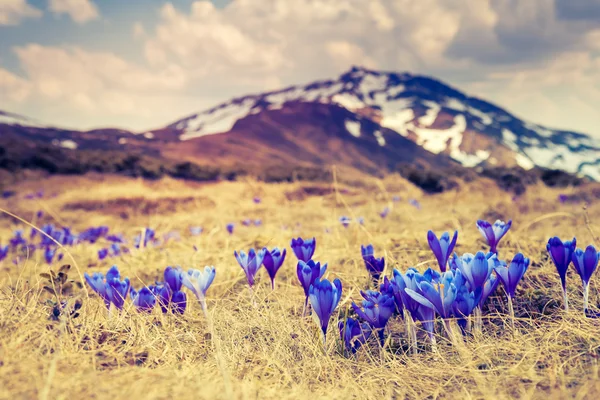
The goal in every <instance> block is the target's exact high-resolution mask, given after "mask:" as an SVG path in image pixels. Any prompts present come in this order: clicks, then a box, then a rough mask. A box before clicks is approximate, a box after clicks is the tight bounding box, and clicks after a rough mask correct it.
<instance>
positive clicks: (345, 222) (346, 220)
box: [340, 215, 352, 228]
mask: <svg viewBox="0 0 600 400" xmlns="http://www.w3.org/2000/svg"><path fill="white" fill-rule="evenodd" d="M351 222H352V220H351V219H350V218H348V217H346V216H345V215H344V216H341V217H340V223H341V224H342V226H343V227H344V228H347V227H349V226H350V223H351Z"/></svg>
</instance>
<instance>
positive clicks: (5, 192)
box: [0, 190, 17, 199]
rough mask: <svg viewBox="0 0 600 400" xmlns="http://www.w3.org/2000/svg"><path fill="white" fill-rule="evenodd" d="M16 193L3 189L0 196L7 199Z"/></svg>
mask: <svg viewBox="0 0 600 400" xmlns="http://www.w3.org/2000/svg"><path fill="white" fill-rule="evenodd" d="M16 194H17V192H15V191H12V190H5V191H3V192H2V195H0V197H2V198H3V199H9V198H11V197H13V196H14V195H16Z"/></svg>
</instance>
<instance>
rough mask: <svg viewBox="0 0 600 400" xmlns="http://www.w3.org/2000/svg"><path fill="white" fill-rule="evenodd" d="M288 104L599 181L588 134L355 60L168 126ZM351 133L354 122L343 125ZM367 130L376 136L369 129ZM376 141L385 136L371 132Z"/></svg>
mask: <svg viewBox="0 0 600 400" xmlns="http://www.w3.org/2000/svg"><path fill="white" fill-rule="evenodd" d="M290 102H311V103H322V104H329V105H336V106H339V107H342V108H345V109H346V110H348V111H351V112H353V113H355V114H356V115H358V116H360V117H361V118H368V119H370V120H371V121H373V122H376V123H377V124H379V125H380V126H381V127H382V128H387V129H389V130H392V131H395V132H396V133H398V134H399V135H402V136H404V137H405V138H408V139H410V140H412V141H414V142H415V143H417V144H418V145H420V146H422V147H423V148H424V149H425V150H428V151H429V152H432V153H434V154H439V153H443V154H446V155H449V156H450V157H451V158H453V159H454V160H456V161H458V162H460V163H461V164H462V165H464V166H466V167H474V166H477V165H482V164H490V165H505V166H512V165H519V166H521V167H523V168H525V169H530V168H533V167H534V166H539V167H545V168H551V169H561V170H564V171H567V172H571V173H577V174H580V175H586V176H589V177H591V178H593V179H595V180H600V143H599V141H598V140H597V139H593V138H591V137H590V136H587V135H584V134H580V133H575V132H568V131H558V130H552V129H548V128H545V127H543V126H540V125H536V124H533V123H529V122H526V121H523V120H521V119H519V118H517V117H515V116H514V115H512V114H510V113H509V112H508V111H506V110H504V109H502V108H500V107H497V106H495V105H493V104H491V103H488V102H486V101H484V100H481V99H478V98H474V97H469V96H467V95H466V94H464V93H462V92H460V91H459V90H457V89H454V88H452V87H450V86H449V85H446V84H444V83H442V82H440V81H438V80H436V79H433V78H430V77H426V76H419V75H413V74H410V73H394V72H381V71H374V70H369V69H367V68H363V67H358V66H354V67H352V68H351V69H350V70H348V71H347V72H344V73H343V74H342V75H340V76H339V77H338V78H337V79H333V80H323V81H316V82H313V83H310V84H308V85H304V86H291V87H288V88H286V89H282V90H278V91H273V92H268V93H262V94H256V95H250V96H245V97H241V98H236V99H233V100H231V101H229V102H226V103H223V104H221V105H218V106H216V107H213V108H211V109H209V110H206V111H203V112H200V113H198V114H194V115H191V116H189V117H187V118H184V119H182V120H179V121H177V122H175V123H173V124H171V125H169V126H168V128H171V129H175V130H176V131H178V132H180V136H179V139H180V140H190V139H195V138H199V137H202V136H206V135H214V134H219V133H225V132H228V131H230V130H231V129H232V128H233V126H234V125H235V124H236V122H237V121H239V120H241V119H243V118H245V117H247V116H249V115H253V114H258V113H261V112H265V111H275V110H281V109H283V108H284V106H285V105H286V103H290ZM346 127H347V128H346V129H347V131H348V134H349V135H352V136H355V137H358V135H360V131H361V129H360V126H357V125H356V122H349V123H348V124H346ZM372 135H375V136H376V134H375V133H373V134H372ZM373 140H376V141H377V143H379V145H380V146H385V145H386V141H385V139H384V138H382V137H381V134H380V133H379V137H374V138H373Z"/></svg>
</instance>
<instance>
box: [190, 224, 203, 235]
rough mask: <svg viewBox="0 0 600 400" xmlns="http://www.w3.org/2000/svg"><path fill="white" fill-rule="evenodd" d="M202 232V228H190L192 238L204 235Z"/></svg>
mask: <svg viewBox="0 0 600 400" xmlns="http://www.w3.org/2000/svg"><path fill="white" fill-rule="evenodd" d="M202 231H203V229H202V227H201V226H192V227H191V228H190V234H191V235H192V236H200V235H201V234H202Z"/></svg>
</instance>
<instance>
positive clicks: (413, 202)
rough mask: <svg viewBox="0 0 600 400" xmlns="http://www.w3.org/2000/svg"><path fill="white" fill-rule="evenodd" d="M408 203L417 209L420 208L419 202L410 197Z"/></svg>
mask: <svg viewBox="0 0 600 400" xmlns="http://www.w3.org/2000/svg"><path fill="white" fill-rule="evenodd" d="M408 204H410V205H411V206H413V207H415V208H416V209H417V210H420V209H421V203H419V202H418V201H417V200H415V199H410V200H409V201H408Z"/></svg>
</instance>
